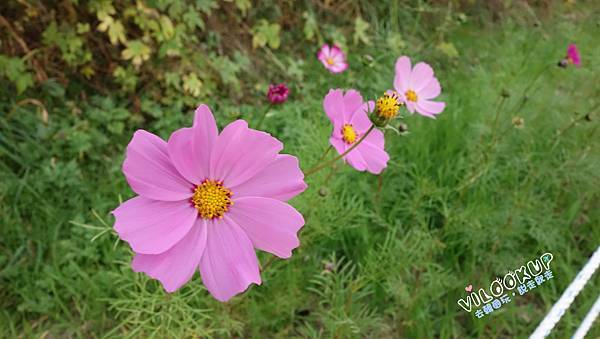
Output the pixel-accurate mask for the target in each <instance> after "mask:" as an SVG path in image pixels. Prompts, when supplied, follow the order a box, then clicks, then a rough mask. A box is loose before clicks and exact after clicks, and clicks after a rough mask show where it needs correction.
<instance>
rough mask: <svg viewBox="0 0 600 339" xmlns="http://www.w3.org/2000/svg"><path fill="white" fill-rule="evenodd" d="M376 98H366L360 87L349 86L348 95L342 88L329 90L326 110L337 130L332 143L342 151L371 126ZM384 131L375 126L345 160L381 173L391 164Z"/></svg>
mask: <svg viewBox="0 0 600 339" xmlns="http://www.w3.org/2000/svg"><path fill="white" fill-rule="evenodd" d="M374 106H375V103H374V102H373V101H369V102H368V103H367V102H363V99H362V96H361V95H360V93H359V92H358V91H356V90H353V89H351V90H349V91H347V92H346V94H345V95H344V92H343V91H342V90H341V89H335V90H333V89H332V90H329V93H328V94H327V95H326V96H325V99H324V100H323V108H324V109H325V113H327V116H328V117H329V120H331V123H332V124H333V132H332V133H331V137H330V138H329V143H331V145H332V146H333V147H335V149H336V150H337V151H338V153H340V154H342V153H344V152H345V151H346V150H348V148H350V147H352V145H353V144H354V143H355V142H358V141H359V139H360V138H361V137H362V136H363V135H364V134H365V133H366V132H367V130H369V128H371V126H372V123H371V120H369V117H368V113H369V112H370V111H372V110H373V108H374ZM384 143H385V140H384V138H383V133H382V132H381V131H380V130H378V129H376V128H375V129H373V130H372V131H371V133H369V135H367V137H366V138H365V139H364V140H363V141H362V142H361V143H360V144H358V146H356V148H354V149H353V150H351V151H350V153H348V154H347V155H346V156H344V160H346V161H347V162H348V163H349V164H350V166H352V167H354V168H355V169H357V170H359V171H364V170H367V171H368V172H370V173H373V174H379V173H381V171H383V169H384V168H385V167H386V166H387V162H388V160H389V159H390V156H389V155H388V154H387V153H386V152H385V150H384Z"/></svg>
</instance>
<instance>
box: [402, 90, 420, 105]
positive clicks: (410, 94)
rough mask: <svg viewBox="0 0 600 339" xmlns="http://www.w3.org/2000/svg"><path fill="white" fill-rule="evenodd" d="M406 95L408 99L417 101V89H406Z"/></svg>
mask: <svg viewBox="0 0 600 339" xmlns="http://www.w3.org/2000/svg"><path fill="white" fill-rule="evenodd" d="M404 95H405V96H406V100H408V101H412V102H417V93H415V91H413V90H412V89H409V90H408V91H406V93H404Z"/></svg>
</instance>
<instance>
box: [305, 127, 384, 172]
mask: <svg viewBox="0 0 600 339" xmlns="http://www.w3.org/2000/svg"><path fill="white" fill-rule="evenodd" d="M374 129H375V125H371V127H369V129H368V130H367V132H366V133H365V134H364V135H363V136H362V137H360V139H358V141H357V142H355V143H354V144H353V145H352V146H351V147H350V148H348V149H347V150H346V151H345V152H344V153H342V154H340V155H338V156H337V157H335V158H333V159H331V160H329V161H326V162H324V163H322V164H321V165H316V166H313V167H312V168H310V169H308V170H307V171H306V172H304V177H305V178H306V177H308V176H309V175H311V174H315V173H317V172H318V171H320V170H322V169H323V168H325V167H328V166H330V165H332V164H334V163H335V162H336V161H338V160H340V159H342V158H343V157H345V156H346V155H347V154H348V153H350V152H351V151H352V150H353V149H355V148H356V147H357V146H358V145H360V143H361V142H362V141H363V140H365V138H366V137H367V136H368V135H369V133H371V131H372V130H374Z"/></svg>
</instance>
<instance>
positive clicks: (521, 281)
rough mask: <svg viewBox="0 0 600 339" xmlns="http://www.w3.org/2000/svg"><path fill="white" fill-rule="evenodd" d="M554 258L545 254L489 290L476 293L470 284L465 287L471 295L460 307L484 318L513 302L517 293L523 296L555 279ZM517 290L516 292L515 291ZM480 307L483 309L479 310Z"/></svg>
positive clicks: (508, 274)
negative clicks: (552, 268)
mask: <svg viewBox="0 0 600 339" xmlns="http://www.w3.org/2000/svg"><path fill="white" fill-rule="evenodd" d="M553 258H554V256H553V255H552V253H544V254H542V255H541V256H540V257H539V258H536V259H535V260H530V261H528V262H527V263H526V264H525V265H522V266H521V267H519V268H518V269H515V270H513V271H508V273H506V274H505V275H504V277H502V278H496V280H494V281H492V283H491V284H490V288H489V289H488V290H485V289H484V288H480V289H479V290H478V291H474V290H473V285H470V284H469V285H468V286H467V287H465V291H467V292H469V294H468V295H467V297H466V298H464V299H462V298H461V299H459V300H458V305H459V306H460V307H461V308H462V309H464V310H465V311H467V312H473V311H474V314H475V316H476V317H477V318H483V317H484V316H485V315H487V314H490V313H492V312H494V311H495V310H497V309H499V308H500V307H502V305H504V304H507V303H509V302H511V300H512V299H511V296H515V295H516V294H517V293H518V294H519V295H523V294H525V293H527V292H528V291H531V290H533V289H535V288H537V287H538V286H539V285H541V284H543V283H544V282H546V281H548V280H550V279H553V278H554V275H553V273H552V270H550V262H551V261H552V259H553ZM515 289H516V292H514V291H513V290H515ZM480 306H481V308H479V307H480Z"/></svg>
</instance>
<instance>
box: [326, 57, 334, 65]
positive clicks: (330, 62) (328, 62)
mask: <svg viewBox="0 0 600 339" xmlns="http://www.w3.org/2000/svg"><path fill="white" fill-rule="evenodd" d="M325 61H326V62H327V64H328V65H329V66H331V65H333V64H334V61H333V58H327V60H325Z"/></svg>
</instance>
